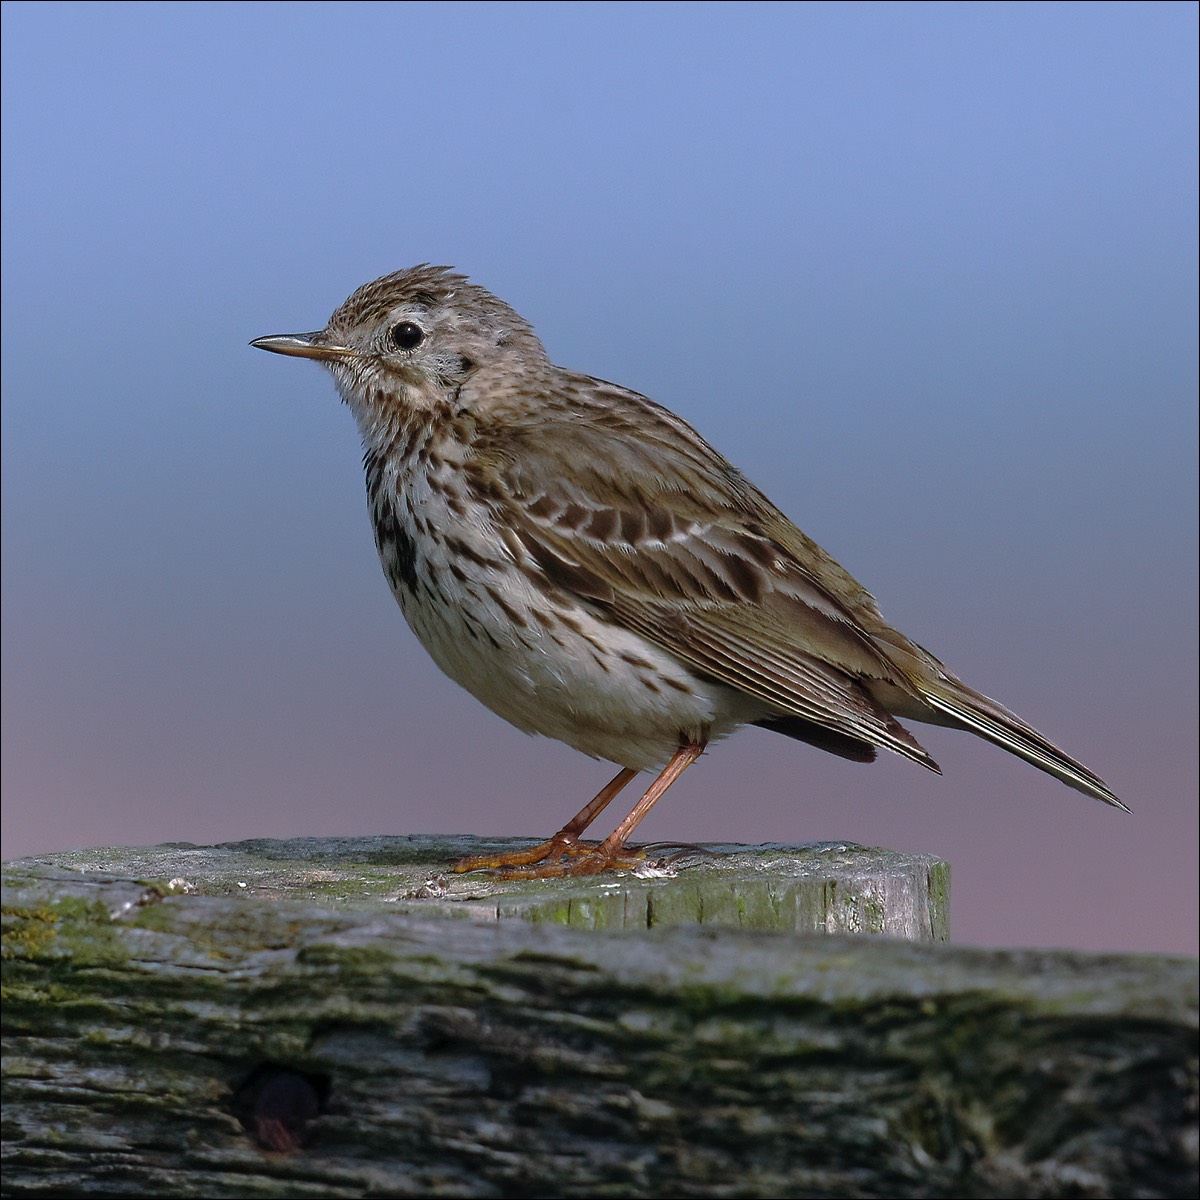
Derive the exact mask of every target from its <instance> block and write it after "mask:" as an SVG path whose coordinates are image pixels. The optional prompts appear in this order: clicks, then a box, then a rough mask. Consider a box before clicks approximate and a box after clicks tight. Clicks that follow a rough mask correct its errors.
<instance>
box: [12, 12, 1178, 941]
mask: <svg viewBox="0 0 1200 1200" xmlns="http://www.w3.org/2000/svg"><path fill="white" fill-rule="evenodd" d="M1196 35H1197V8H1196V6H1195V5H1193V4H1190V3H1170V4H1157V3H1135V4H1123V3H1098V4H1089V3H1079V4H1060V5H1025V4H1016V3H1012V4H1001V5H991V4H966V5H959V4H944V3H937V4H929V5H926V4H903V3H887V4H878V5H877V4H868V3H863V4H852V5H822V4H815V5H789V4H765V5H757V4H733V5H724V4H696V5H692V4H663V5H659V4H633V5H626V4H582V5H573V4H567V5H559V4H453V3H438V4H387V5H384V4H349V3H344V4H337V5H325V4H296V5H293V4H261V5H260V4H209V3H206V4H133V5H106V4H53V3H38V4H30V3H8V4H5V5H4V8H3V92H4V113H3V135H4V138H3V168H4V195H3V218H4V225H3V267H4V270H3V301H4V323H3V335H4V344H3V384H4V406H3V466H4V475H3V487H4V494H3V498H4V514H3V515H4V525H3V534H4V541H3V551H4V609H3V614H4V625H3V633H4V645H3V649H4V656H3V667H4V681H3V682H4V762H3V770H4V773H3V795H4V854H5V856H6V857H10V858H11V857H15V856H18V855H23V854H28V853H31V852H36V851H43V850H50V849H56V848H67V847H79V846H88V845H107V844H127V843H132V844H148V843H156V842H163V841H177V840H178V841H192V842H211V841H224V840H230V839H236V838H244V837H252V836H253V837H257V836H270V837H289V836H294V835H307V834H357V833H415V832H475V833H479V834H527V835H546V834H549V833H550V832H551V831H553V830H554V829H557V828H558V826H559V825H560V824H561V823H562V821H563V820H565V819H566V818H567V817H568V816H569V815H570V814H571V813H573V812H574V811H575V809H576V808H577V807H578V806H579V805H580V804H581V803H582V802H583V800H585V799H586V798H587V797H588V796H590V795H591V794H592V792H593V791H595V789H596V788H597V787H598V786H599V785H600V784H601V783H602V782H603V781H604V780H605V779H606V778H607V777H608V775H609V774H610V773H611V770H610V768H608V767H607V766H606V765H605V764H597V763H593V762H590V761H589V760H587V759H585V758H583V757H582V756H580V755H578V754H576V753H575V752H574V751H571V750H568V749H567V748H565V747H563V746H560V745H557V744H555V743H550V742H545V741H532V740H529V739H527V738H525V737H524V736H523V735H521V734H519V733H517V732H516V731H514V730H512V729H510V728H509V727H508V726H506V725H505V724H503V722H501V721H500V719H499V718H497V717H494V716H492V715H491V714H490V713H488V712H487V711H486V710H484V709H483V708H482V707H481V706H480V705H479V704H478V703H477V702H476V701H475V700H473V699H472V698H471V697H470V696H468V695H467V694H466V693H465V692H462V691H460V690H459V689H457V688H456V687H455V686H454V685H453V684H451V683H450V682H448V681H447V680H445V679H443V678H442V677H441V676H440V675H439V674H438V672H437V670H436V668H434V667H433V666H432V665H431V664H430V662H429V661H428V660H427V658H426V657H425V654H424V652H423V651H422V650H421V648H420V647H419V645H418V644H417V642H416V640H415V639H414V638H413V636H412V634H411V633H409V632H408V630H407V628H406V626H405V625H404V622H403V619H402V618H401V616H400V613H399V610H398V609H397V608H396V606H395V603H394V601H393V600H392V598H391V595H390V594H389V592H388V589H387V587H386V586H385V584H384V582H383V579H382V576H381V574H380V571H379V567H378V564H377V562H376V559H375V554H374V548H373V544H372V540H371V534H370V530H369V528H368V523H367V520H366V518H365V505H364V499H363V495H362V479H361V469H360V465H359V447H358V444H357V437H356V434H355V431H354V427H353V424H352V422H351V420H350V417H349V415H348V413H346V412H344V411H343V410H342V409H341V407H340V406H339V404H338V403H337V400H336V397H335V393H334V390H333V386H332V383H331V381H330V380H329V378H328V377H327V376H326V375H325V373H324V372H322V371H320V370H319V369H317V368H315V367H313V366H311V365H310V364H306V363H300V362H294V361H286V360H283V359H279V358H276V357H273V356H269V355H266V354H262V353H259V352H258V351H255V350H252V349H250V348H249V347H248V346H247V344H246V343H247V342H248V341H249V339H250V338H252V337H255V336H257V335H260V334H267V333H277V332H290V331H294V330H307V329H311V328H314V327H318V326H320V325H322V324H323V323H324V321H325V319H326V317H327V316H328V314H329V313H330V312H331V311H332V309H333V308H334V307H335V306H336V305H337V304H338V303H340V301H341V300H342V299H343V298H344V297H345V296H346V295H347V294H348V293H349V292H350V291H351V290H352V289H353V288H354V287H356V286H357V285H358V284H360V283H362V282H364V281H366V280H368V279H370V278H373V277H375V276H377V275H381V274H383V273H385V272H388V271H392V270H394V269H397V268H399V267H402V266H408V265H411V264H413V263H416V262H420V261H432V262H440V263H449V264H452V265H455V266H457V267H459V268H460V269H462V270H464V271H467V272H468V273H469V274H470V275H471V276H472V277H473V278H474V279H475V280H476V281H478V282H480V283H482V284H483V285H484V286H486V287H488V288H490V289H491V290H492V291H494V292H496V293H497V294H498V295H500V296H501V297H503V298H504V299H506V300H508V301H509V302H510V303H512V304H513V305H514V307H516V308H517V310H518V311H519V312H521V313H522V314H523V315H525V316H526V317H528V318H529V319H530V320H531V321H532V322H533V323H534V325H535V327H536V328H537V330H538V331H539V333H540V334H541V336H542V338H543V340H544V341H545V343H546V345H547V347H548V348H549V351H550V353H551V356H552V358H554V360H555V361H557V362H560V363H562V364H564V365H567V366H570V367H573V368H575V369H579V370H584V371H588V372H591V373H593V374H596V375H599V376H601V377H603V378H607V379H613V380H617V381H620V382H622V383H625V384H627V385H629V386H631V387H635V388H637V389H638V390H640V391H643V392H646V393H648V394H649V395H651V396H653V397H654V398H655V399H657V400H659V401H660V402H662V403H664V404H666V405H668V406H669V407H671V408H674V409H675V410H677V411H678V412H680V413H681V414H683V415H684V416H685V417H687V418H688V419H689V420H690V421H692V423H693V424H695V425H696V426H697V427H698V428H699V429H700V431H701V432H702V433H703V434H704V435H705V436H706V437H708V439H709V440H710V441H712V442H713V443H714V444H715V445H716V446H718V447H719V448H720V449H721V450H722V451H723V452H724V453H725V454H726V455H727V456H728V457H729V458H731V459H732V460H733V461H734V462H735V463H736V464H738V465H739V466H741V467H742V468H743V469H744V470H745V471H746V472H747V473H748V474H749V475H750V476H751V477H752V478H753V479H754V480H755V481H756V482H757V483H758V484H759V485H760V486H761V487H763V488H764V490H765V491H766V492H767V493H768V495H770V496H771V497H772V498H773V499H774V500H775V501H776V502H777V503H778V504H780V505H781V507H783V508H784V510H785V511H787V512H788V513H789V514H791V515H792V516H793V517H794V518H795V519H796V520H797V522H798V524H800V526H801V527H802V528H803V529H805V531H806V532H808V533H809V534H810V535H811V536H813V537H815V538H816V539H817V540H818V541H819V542H820V543H821V544H822V545H824V546H825V547H826V548H827V549H828V550H830V551H831V552H832V553H834V554H835V555H836V556H837V557H838V558H839V559H840V560H841V561H842V562H843V564H844V565H845V566H847V567H848V568H849V569H850V570H851V571H853V572H854V573H855V574H856V575H857V576H858V577H859V578H860V579H861V580H862V581H863V582H864V583H865V584H866V586H868V587H869V588H870V589H871V590H872V591H873V592H874V593H875V594H876V595H877V596H878V597H879V600H880V603H881V606H882V608H883V611H884V613H885V614H886V615H887V616H888V617H889V619H890V620H892V621H893V622H894V623H895V624H897V625H898V626H899V627H900V628H902V629H903V630H905V632H907V633H908V634H910V635H911V636H913V637H915V638H917V639H918V640H920V641H921V642H923V643H925V644H926V645H928V646H929V647H930V648H931V649H932V650H933V651H934V652H935V653H936V654H937V655H938V656H939V657H941V658H942V659H944V661H946V663H947V664H948V665H950V666H951V667H952V668H953V669H955V670H956V671H957V672H958V673H960V674H961V675H963V676H964V677H965V678H966V679H967V680H968V681H969V682H970V683H972V684H974V685H975V686H976V687H978V688H980V689H981V690H983V691H986V692H988V693H990V694H992V695H994V696H996V697H997V698H999V699H1001V700H1002V701H1003V702H1004V703H1006V704H1008V705H1009V706H1010V707H1012V708H1015V709H1016V710H1017V711H1018V712H1020V713H1021V714H1022V715H1023V716H1025V717H1026V718H1028V719H1029V720H1030V721H1032V722H1033V723H1035V724H1037V725H1038V726H1040V727H1041V728H1042V729H1044V730H1045V731H1046V732H1047V733H1048V734H1049V735H1050V736H1052V737H1054V738H1055V739H1057V740H1058V741H1059V742H1060V743H1061V744H1062V745H1063V746H1065V747H1066V748H1067V749H1068V750H1069V751H1070V752H1071V753H1073V754H1075V755H1076V756H1078V757H1080V758H1082V759H1083V760H1084V761H1085V762H1087V763H1088V764H1089V765H1090V766H1092V767H1093V768H1094V769H1095V770H1096V771H1098V772H1099V773H1100V774H1102V775H1103V776H1104V777H1105V778H1106V779H1107V780H1108V781H1109V782H1110V783H1111V784H1112V785H1113V787H1114V788H1115V789H1116V790H1117V791H1118V793H1119V794H1121V795H1122V796H1123V797H1125V799H1126V800H1127V801H1128V803H1129V804H1130V806H1131V807H1132V808H1133V809H1134V815H1133V816H1132V817H1129V816H1125V815H1123V814H1121V813H1119V812H1116V811H1113V810H1108V809H1106V808H1104V807H1102V806H1101V805H1100V804H1097V803H1095V802H1094V801H1090V800H1088V799H1086V798H1085V797H1083V796H1080V795H1079V794H1077V793H1075V792H1072V791H1070V790H1068V789H1067V788H1065V787H1063V786H1062V785H1061V784H1059V783H1057V782H1056V781H1055V780H1053V779H1051V778H1049V777H1047V776H1045V775H1042V774H1040V773H1038V772H1037V771H1035V770H1033V769H1032V768H1030V767H1028V766H1026V765H1025V764H1023V763H1021V762H1019V761H1018V760H1016V759H1014V758H1011V757H1009V756H1008V755H1005V754H1004V753H1002V752H1001V751H999V750H997V749H995V748H993V747H991V746H989V745H987V744H985V743H983V742H981V741H979V740H977V739H974V738H972V737H970V736H968V735H966V734H958V733H952V732H949V731H943V730H938V729H930V728H928V727H922V728H921V729H919V730H918V732H919V733H920V735H921V737H922V740H923V741H925V743H926V744H927V746H928V747H929V749H930V751H931V752H932V753H933V755H934V756H935V757H936V758H937V759H938V760H939V761H940V762H941V764H942V766H943V769H944V770H945V776H944V777H943V778H941V779H939V778H937V777H935V776H933V775H931V774H929V773H927V772H925V771H921V770H919V769H918V768H916V767H914V766H912V765H910V764H908V763H905V762H903V761H901V760H899V759H897V758H894V757H892V756H885V757H884V758H882V759H881V760H880V762H879V763H877V764H876V765H875V766H873V767H864V766H859V765H855V764H850V763H845V762H842V761H840V760H837V759H834V758H832V757H829V756H827V755H822V754H820V753H819V752H817V751H815V750H812V749H809V748H807V747H804V746H801V745H799V744H798V743H795V742H791V741H788V740H786V739H784V738H780V737H777V736H774V735H771V734H767V733H765V732H761V731H758V730H749V731H746V732H744V733H742V734H740V735H738V736H737V737H735V738H734V739H732V740H731V741H729V742H726V743H724V744H722V745H721V746H719V747H718V748H717V749H716V750H715V751H714V752H713V753H712V754H711V755H710V756H708V757H707V758H706V760H705V762H704V763H702V764H701V765H700V766H698V767H696V768H693V770H692V771H690V772H689V773H688V775H687V777H686V778H685V779H684V780H683V781H682V782H681V783H680V784H678V785H677V786H676V788H675V789H674V790H673V791H672V792H671V794H670V795H669V796H668V797H667V799H666V800H665V801H664V802H663V803H662V804H661V805H660V806H659V807H658V809H656V811H655V812H654V813H653V814H652V816H651V817H650V819H649V820H647V821H646V822H645V824H644V825H643V827H642V832H643V833H644V835H645V837H646V839H647V840H656V839H668V838H670V839H679V840H697V841H698V840H731V841H748V842H753V841H760V840H761V841H765V840H775V841H791V842H802V841H809V840H817V839H833V838H849V839H852V840H855V841H859V842H864V843H867V844H873V845H887V846H892V847H895V848H898V849H907V850H914V851H931V852H936V853H940V854H942V855H944V856H946V857H947V858H948V859H949V860H950V861H951V863H952V864H953V869H954V895H953V905H952V924H953V931H954V935H955V937H956V938H957V939H959V940H963V941H967V942H977V943H982V944H992V945H997V944H999V945H1066V946H1077V947H1086V948H1113V949H1123V950H1147V951H1150V950H1155V951H1178V952H1185V953H1194V952H1195V947H1196V933H1197V918H1196V888H1197V868H1196V858H1197V852H1196V834H1197V829H1196V811H1197V806H1196V782H1197V781H1196V720H1197V713H1196V642H1197V635H1196V491H1195V485H1196V397H1197V379H1196V329H1197V303H1196V255H1197V245H1196V204H1197V195H1196V142H1195V134H1196V88H1197V79H1196ZM605 832H607V827H606V828H605V829H603V830H600V833H601V834H603V833H605Z"/></svg>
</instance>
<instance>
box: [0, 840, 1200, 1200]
mask: <svg viewBox="0 0 1200 1200" xmlns="http://www.w3.org/2000/svg"><path fill="white" fill-rule="evenodd" d="M492 845H493V844H492V843H479V842H468V841H465V840H459V841H454V842H452V841H450V840H447V839H436V838H375V839H328V840H322V839H316V840H304V841H300V842H254V843H239V844H235V845H229V846H217V847H192V846H168V847H156V848H153V849H149V850H97V851H88V852H81V853H76V854H73V855H48V856H43V857H40V858H37V859H25V860H21V861H19V862H13V863H8V864H5V868H4V959H3V967H4V1110H3V1156H4V1157H3V1167H4V1170H3V1193H4V1194H5V1195H12V1196H31V1195H42V1196H51V1195H53V1196H189V1197H191V1196H194V1197H242V1196H246V1197H252V1196H297V1197H306V1196H311V1197H326V1196H328V1197H342V1196H348V1197H349V1196H530V1197H541V1196H712V1197H726V1196H728V1197H733V1196H957V1197H972V1196H981V1197H982V1196H1097V1197H1099V1196H1129V1197H1136V1196H1147V1197H1149V1196H1194V1195H1195V1194H1196V1191H1197V1173H1196V1154H1197V1144H1196V1074H1197V1062H1196V1055H1197V1051H1196V1010H1197V986H1196V964H1195V962H1194V961H1191V960H1184V959H1173V958H1162V957H1141V956H1135V955H1086V954H1077V953H1069V952H1052V951H986V950H979V949H973V948H969V947H956V946H952V945H949V944H947V943H945V942H944V941H939V940H935V939H936V938H944V936H945V891H946V873H945V866H944V864H941V863H939V861H938V860H936V859H932V858H928V857H922V856H891V857H890V858H889V855H888V853H887V852H885V851H864V850H861V849H859V848H854V847H849V846H841V845H839V846H824V847H809V848H795V847H793V848H788V847H737V848H732V847H731V848H712V847H710V848H707V851H708V852H701V851H699V850H696V849H691V850H679V851H677V852H676V853H677V855H678V856H676V857H673V856H672V854H670V853H668V852H666V851H664V853H663V855H662V856H661V857H663V858H666V859H667V861H666V862H664V863H661V864H660V863H658V862H657V860H653V861H652V862H651V865H650V867H649V869H648V872H647V873H644V874H646V877H643V878H637V877H623V878H620V879H617V878H614V879H603V878H601V879H594V880H581V881H573V882H563V881H557V882H555V883H544V884H543V883H533V884H530V883H521V884H516V883H498V882H488V881H486V880H478V879H475V878H474V877H447V876H445V875H444V873H443V872H442V869H441V868H442V867H443V866H444V863H445V861H446V859H447V858H449V857H452V856H453V855H455V854H459V853H479V852H481V851H483V850H486V849H489V848H491V846H492ZM714 849H723V850H725V851H727V852H726V853H721V854H713V853H711V851H713V850H714ZM872 856H874V857H875V858H876V860H877V863H876V867H875V868H874V870H875V874H874V875H872V874H871V871H869V870H866V867H867V863H868V860H870V859H871V858H872ZM888 862H890V866H886V865H884V866H881V865H880V864H881V863H885V864H886V863H888ZM901 862H905V863H907V864H908V865H907V867H905V869H904V870H900V869H899V864H900V863H901ZM822 864H823V865H822ZM839 864H841V865H839ZM859 868H863V869H864V870H866V874H865V875H854V872H855V871H857V870H858V869H859ZM822 871H824V873H825V874H824V883H823V884H821V886H820V887H819V888H817V889H816V890H817V891H820V892H821V893H822V894H827V900H826V903H825V906H824V908H823V909H821V910H820V911H823V912H824V913H825V914H826V915H825V916H824V917H823V918H821V920H816V919H815V918H814V916H813V913H815V912H817V911H818V907H819V906H818V907H814V903H813V902H811V901H810V900H809V899H807V898H805V897H806V896H807V895H808V893H807V892H806V888H808V887H809V882H808V881H810V880H812V879H817V878H820V877H821V872H822ZM881 871H882V872H883V874H882V875H881V874H880V872H881ZM852 875H853V876H854V878H855V879H858V882H857V883H855V882H853V880H852V879H851V876H852ZM706 876H712V877H713V878H716V879H719V880H720V881H721V883H720V886H719V887H717V888H715V889H713V888H711V887H710V886H709V885H708V884H707V883H706V882H705V877H706ZM885 876H886V878H885ZM922 879H924V883H923V884H922V883H921V880H922ZM865 880H873V882H869V883H868V882H864V881H865ZM922 888H923V889H924V899H921V900H920V901H919V902H918V901H913V900H911V899H907V900H904V901H903V903H898V902H896V900H895V898H896V897H900V896H903V895H906V894H907V893H909V892H911V893H913V894H914V895H916V894H918V893H921V892H922ZM839 893H840V894H841V895H842V896H850V895H857V897H858V898H857V899H856V900H855V901H854V902H853V903H847V904H845V905H842V904H841V899H840V896H839ZM614 897H615V899H614ZM905 909H907V910H908V911H909V914H910V915H909V916H906V917H903V918H900V917H898V916H896V917H895V920H896V921H897V922H898V923H897V924H895V925H893V926H889V924H888V922H889V921H890V920H892V919H893V918H892V917H889V916H888V914H889V913H892V914H896V913H899V912H900V911H901V910H905ZM831 912H832V913H835V914H840V915H837V916H835V917H833V918H831V917H830V916H829V914H830V913H831ZM917 913H923V914H924V915H922V916H916V915H913V914H917ZM455 916H462V917H467V918H469V919H466V920H454V919H450V918H452V917H455ZM507 918H513V919H507ZM822 922H823V923H822ZM839 922H840V923H839ZM560 926H562V927H560ZM813 929H827V930H833V931H835V932H833V934H832V936H830V935H824V936H813V935H812V934H811V933H810V932H809V931H810V930H813ZM839 930H857V931H860V932H866V931H870V930H875V931H878V932H884V931H886V932H890V933H893V934H895V935H898V936H883V937H879V936H874V937H864V936H851V935H849V934H847V933H841V932H837V931H839ZM796 931H800V932H799V933H797V932H796ZM917 938H923V939H924V940H913V939H917Z"/></svg>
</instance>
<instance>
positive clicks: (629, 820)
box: [504, 742, 706, 879]
mask: <svg viewBox="0 0 1200 1200" xmlns="http://www.w3.org/2000/svg"><path fill="white" fill-rule="evenodd" d="M705 745H706V743H705V742H684V743H683V744H682V745H681V746H680V747H679V749H678V750H676V751H675V753H674V755H672V757H671V761H670V762H669V763H667V765H666V766H665V767H663V769H662V771H661V772H659V774H658V777H657V778H656V779H655V780H654V782H653V783H652V784H651V785H650V786H649V787H648V788H647V789H646V794H645V795H644V796H643V797H642V798H641V799H640V800H639V801H638V802H637V803H636V804H635V805H634V806H633V808H632V809H630V811H629V815H628V816H627V817H626V818H625V819H624V820H623V821H622V822H621V823H620V825H618V826H617V827H616V829H614V830H613V831H612V833H610V834H609V835H608V837H606V838H605V839H604V841H603V842H601V843H600V845H599V846H596V847H595V848H593V849H590V850H587V851H584V852H582V853H580V852H579V851H576V854H575V856H574V857H573V858H572V859H571V860H570V861H568V862H546V861H544V860H541V861H539V862H538V864H537V865H535V866H529V867H526V868H524V869H522V868H521V867H520V866H519V865H514V866H513V867H510V868H509V869H507V870H506V871H505V872H504V874H505V877H506V878H508V879H550V878H557V877H558V876H560V875H599V874H600V873H601V872H602V871H611V870H615V869H619V868H621V867H633V866H637V864H638V863H639V862H640V861H641V860H642V859H643V858H645V854H644V853H643V852H642V851H640V850H637V851H630V850H626V849H625V842H626V840H627V839H628V837H629V835H630V834H631V833H632V832H633V831H634V830H635V829H636V828H637V826H638V825H639V824H640V822H641V820H642V818H643V817H644V816H645V815H646V814H647V813H648V812H649V811H650V810H651V809H652V808H653V807H654V805H655V804H656V803H657V802H658V800H659V798H660V797H661V796H662V794H663V793H664V792H665V791H666V790H667V788H669V787H670V786H671V784H673V783H674V782H675V780H677V779H678V778H679V777H680V775H682V774H683V773H684V771H686V770H687V769H688V767H690V766H691V765H692V763H694V762H695V761H696V759H698V758H699V757H700V755H701V754H703V753H704V747H705ZM617 778H618V779H619V778H620V776H618V777H617ZM613 783H616V780H615V779H614V780H613ZM609 786H610V787H611V786H612V785H611V784H610V785H609ZM613 795H614V796H615V795H616V792H614V793H613ZM597 799H599V797H597ZM609 799H611V797H609ZM607 802H608V801H605V803H607ZM592 803H593V804H594V803H595V801H593V802H592ZM601 807H603V805H601ZM584 811H585V812H586V811H587V810H586V809H585V810H584ZM596 811H597V812H599V809H597V810H596ZM582 815H583V814H582V813H580V816H582ZM578 819H579V818H578V817H577V818H576V820H578ZM556 836H558V835H556ZM550 840H551V842H553V840H554V839H553V838H551V839H550ZM547 844H549V843H547Z"/></svg>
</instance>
